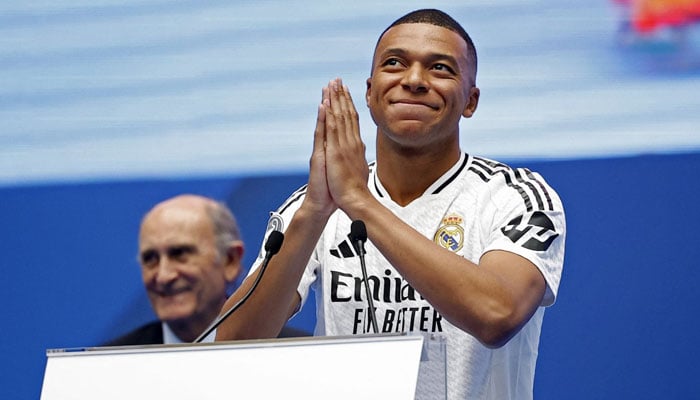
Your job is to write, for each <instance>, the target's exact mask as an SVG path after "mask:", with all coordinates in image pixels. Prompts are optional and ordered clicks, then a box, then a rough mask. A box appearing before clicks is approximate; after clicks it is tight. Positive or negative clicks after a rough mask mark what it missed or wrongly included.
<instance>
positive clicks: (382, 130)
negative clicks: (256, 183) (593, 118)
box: [217, 10, 566, 399]
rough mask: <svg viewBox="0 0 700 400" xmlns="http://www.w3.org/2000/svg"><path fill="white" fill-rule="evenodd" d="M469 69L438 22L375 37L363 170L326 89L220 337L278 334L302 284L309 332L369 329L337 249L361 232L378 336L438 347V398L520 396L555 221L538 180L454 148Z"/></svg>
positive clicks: (558, 236)
mask: <svg viewBox="0 0 700 400" xmlns="http://www.w3.org/2000/svg"><path fill="white" fill-rule="evenodd" d="M476 63H477V60H476V51H475V49H474V45H473V43H472V40H471V39H470V38H469V36H468V35H467V33H466V32H465V31H464V29H463V28H462V27H461V26H460V25H459V24H458V23H457V22H456V21H454V20H453V19H452V18H451V17H450V16H448V15H447V14H445V13H443V12H441V11H438V10H418V11H414V12H412V13H409V14H407V15H406V16H404V17H402V18H400V19H398V20H397V21H395V22H394V23H393V24H392V25H391V26H390V27H389V28H387V30H385V31H384V33H382V35H381V36H380V38H379V41H378V42H377V45H376V48H375V52H374V59H373V64H372V73H371V76H370V77H369V78H368V79H367V91H366V94H365V99H366V102H367V105H368V107H369V109H370V112H371V115H372V118H373V120H374V122H375V123H376V125H377V139H376V140H377V146H376V147H377V160H376V162H374V163H371V164H369V167H368V164H367V162H366V160H365V156H364V150H365V146H364V144H363V143H362V140H361V137H360V133H359V126H358V118H357V113H356V110H355V107H354V105H353V101H352V99H351V97H350V94H349V92H348V90H347V88H346V87H345V86H344V85H343V84H342V82H341V81H340V80H339V79H336V80H334V81H331V82H330V83H329V85H328V86H327V87H326V88H324V89H323V94H322V102H321V105H320V106H319V110H318V117H317V124H316V130H315V134H314V148H313V153H312V155H311V164H310V171H309V182H308V185H307V186H305V187H303V188H302V189H300V190H299V191H298V192H297V193H295V194H294V195H292V196H291V197H290V198H289V200H288V201H287V202H286V203H285V204H283V205H282V207H280V209H279V210H278V211H277V212H276V213H273V214H272V217H271V220H270V223H269V225H268V230H272V229H282V230H285V231H286V233H285V242H284V244H283V246H282V249H281V251H280V253H279V254H278V255H277V256H276V257H275V258H273V259H272V261H271V263H270V265H269V268H268V271H267V272H266V275H265V277H264V278H263V279H262V281H261V283H260V285H259V287H258V289H257V290H256V292H255V294H254V295H253V296H252V297H251V298H250V299H249V300H248V303H247V304H246V306H244V307H242V308H241V309H240V312H239V314H238V315H237V316H236V318H232V319H231V320H230V321H226V323H224V324H223V325H222V326H220V328H219V332H218V334H217V339H233V338H251V337H273V336H275V335H276V334H277V332H278V331H279V329H280V328H281V327H282V326H283V324H284V322H285V321H286V319H287V318H289V317H290V316H291V315H292V314H293V313H294V312H295V311H296V310H297V309H298V308H299V307H300V305H301V304H302V303H303V301H304V300H305V299H306V298H307V295H308V293H309V288H312V287H313V288H314V289H315V292H316V301H317V304H318V306H319V307H320V313H319V318H318V321H317V325H316V334H317V335H347V334H361V333H364V332H372V329H371V326H372V325H371V324H370V322H369V313H368V312H367V303H366V299H365V296H364V291H363V289H362V288H363V286H362V285H364V283H365V282H364V279H362V275H361V274H360V272H359V271H360V268H359V262H358V259H357V257H356V254H355V252H354V251H353V250H352V246H350V245H349V243H348V233H349V232H350V226H351V223H352V221H354V220H362V221H364V223H365V225H366V229H367V235H368V237H369V241H368V243H367V245H366V251H367V255H366V258H367V260H366V265H367V271H368V275H369V277H368V279H367V281H368V283H369V286H370V289H371V290H372V293H373V295H372V297H373V299H374V306H375V307H376V315H377V320H378V321H377V322H378V327H379V331H380V332H408V331H411V332H425V333H426V334H437V335H443V336H445V337H446V338H447V358H448V360H447V363H448V365H447V374H448V377H447V382H448V397H449V398H451V399H463V398H469V399H511V398H513V399H514V398H517V399H523V398H530V397H532V387H533V379H534V369H535V361H536V357H537V347H538V342H539V334H540V329H541V323H542V317H543V314H544V308H543V307H546V306H549V305H551V304H552V303H553V302H554V299H555V297H556V293H557V288H558V285H559V279H560V276H561V270H562V264H563V256H564V237H565V229H566V228H565V220H564V211H563V208H562V204H561V202H560V200H559V198H558V196H557V195H556V193H555V192H554V191H553V190H552V189H551V188H550V187H549V186H548V185H547V184H546V183H545V182H544V180H543V179H542V178H541V177H540V176H539V175H538V174H536V173H533V172H530V171H528V170H526V169H512V168H510V167H508V166H507V165H504V164H502V163H498V162H495V161H491V160H488V159H485V158H481V157H475V156H473V155H468V154H466V153H463V152H462V151H461V149H460V146H459V121H460V119H461V118H463V117H464V118H470V117H471V116H472V115H473V114H474V112H475V111H476V108H477V104H478V101H479V89H478V88H477V87H476ZM258 264H259V261H258ZM254 275H255V273H252V274H251V276H250V277H249V278H248V279H247V280H246V282H244V284H243V288H244V289H245V288H246V287H248V286H249V285H250V283H251V282H250V281H251V278H252V277H254ZM239 296H240V294H239V293H236V294H235V295H234V296H233V297H234V299H233V300H229V302H231V301H235V299H236V298H237V297H239Z"/></svg>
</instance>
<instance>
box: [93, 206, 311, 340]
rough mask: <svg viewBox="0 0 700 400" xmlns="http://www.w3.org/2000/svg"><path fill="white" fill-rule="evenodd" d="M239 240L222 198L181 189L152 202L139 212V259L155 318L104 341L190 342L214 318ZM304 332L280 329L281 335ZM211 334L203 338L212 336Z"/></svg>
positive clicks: (234, 268) (237, 257) (234, 266)
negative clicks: (197, 194) (175, 195)
mask: <svg viewBox="0 0 700 400" xmlns="http://www.w3.org/2000/svg"><path fill="white" fill-rule="evenodd" d="M243 251H244V246H243V242H242V241H241V239H240V233H239V230H238V226H237V224H236V220H235V219H234V216H233V214H232V213H231V211H230V210H229V209H228V207H226V205H224V204H223V203H219V202H217V201H215V200H212V199H209V198H206V197H202V196H196V195H181V196H177V197H174V198H171V199H168V200H165V201H163V202H161V203H159V204H157V205H156V206H155V207H153V209H151V210H150V211H149V212H148V213H147V214H146V216H145V217H144V218H143V221H142V223H141V230H140V234H139V263H140V264H141V272H142V277H143V283H144V286H145V288H146V292H147V293H148V298H149V300H150V302H151V305H152V307H153V310H154V311H155V313H156V315H157V316H158V319H159V321H156V322H152V323H149V324H147V325H144V326H142V327H140V328H138V329H136V330H134V331H132V332H130V333H128V334H126V335H124V336H122V337H120V338H117V339H114V340H112V341H110V342H109V343H107V344H106V345H108V346H117V345H140V344H162V343H167V344H169V343H181V342H192V341H193V340H195V339H196V338H197V337H198V336H199V335H200V334H201V333H202V332H204V330H205V329H206V328H207V327H208V326H209V325H210V324H211V322H212V321H213V320H214V319H216V317H217V315H218V314H219V311H220V310H221V307H222V306H223V305H224V302H225V301H226V298H227V290H228V289H229V288H230V286H231V284H232V283H233V282H234V281H235V280H236V278H237V277H238V275H239V273H240V271H241V259H242V257H243ZM302 334H303V333H302V332H301V331H296V330H294V329H285V330H284V332H282V334H281V335H282V336H300V335H302ZM213 339H214V334H210V335H208V336H207V338H206V339H205V341H213Z"/></svg>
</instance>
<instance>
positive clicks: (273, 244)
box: [192, 231, 284, 343]
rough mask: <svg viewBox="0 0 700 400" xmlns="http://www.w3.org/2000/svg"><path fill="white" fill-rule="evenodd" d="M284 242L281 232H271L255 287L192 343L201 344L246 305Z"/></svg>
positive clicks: (254, 283)
mask: <svg viewBox="0 0 700 400" xmlns="http://www.w3.org/2000/svg"><path fill="white" fill-rule="evenodd" d="M283 241H284V234H283V233H282V232H280V231H272V232H270V236H268V237H267V241H266V242H265V258H264V259H263V262H262V266H261V267H260V273H258V276H257V277H255V281H254V282H253V286H251V287H250V289H249V290H248V292H247V293H246V294H245V295H244V296H243V297H242V298H241V299H240V300H238V302H237V303H236V304H234V305H233V306H232V307H231V308H229V309H228V310H226V312H225V313H223V314H221V315H220V316H219V317H218V318H217V319H215V320H214V322H212V323H211V325H209V327H208V328H207V329H206V330H205V331H204V332H202V334H201V335H199V336H197V338H196V339H195V340H194V342H192V343H200V342H201V341H202V340H204V338H206V337H207V336H209V334H210V333H212V332H213V331H214V329H216V328H217V327H218V326H219V325H221V323H222V322H224V320H225V319H226V318H228V317H229V315H231V314H233V312H234V311H236V310H237V309H238V308H239V307H240V306H242V305H243V303H245V301H246V300H248V297H250V295H251V294H253V290H255V288H256V287H257V286H258V283H259V282H260V278H262V276H263V274H264V273H265V268H267V264H269V263H270V259H272V256H274V255H275V254H277V252H278V251H280V248H281V247H282V242H283Z"/></svg>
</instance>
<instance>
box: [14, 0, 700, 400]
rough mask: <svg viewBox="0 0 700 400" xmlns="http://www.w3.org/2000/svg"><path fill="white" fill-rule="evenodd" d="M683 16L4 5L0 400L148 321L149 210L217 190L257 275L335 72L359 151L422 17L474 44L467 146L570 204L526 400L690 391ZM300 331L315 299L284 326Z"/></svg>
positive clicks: (688, 125)
mask: <svg viewBox="0 0 700 400" xmlns="http://www.w3.org/2000/svg"><path fill="white" fill-rule="evenodd" d="M693 3H695V4H693ZM697 3H698V1H690V0H666V1H663V0H629V1H625V0H597V1H592V2H581V1H574V0H560V1H557V2H554V3H553V2H546V1H536V0H521V1H508V0H506V1H499V2H495V3H494V2H488V1H483V0H478V1H469V2H464V1H433V2H430V3H425V2H419V1H401V2H379V4H378V2H374V1H365V0H356V1H352V2H327V1H326V2H321V1H304V2H294V1H244V0H242V1H236V2H230V1H216V0H213V1H206V0H204V1H163V0H140V1H136V0H120V1H116V0H102V1H82V0H76V1H22V2H20V1H6V2H2V3H0V254H1V255H2V256H1V257H0V267H1V268H2V271H3V274H2V281H0V282H2V286H3V290H0V302H1V303H0V304H2V305H3V311H2V314H0V315H2V318H1V321H2V322H1V324H2V325H0V326H1V329H0V332H1V333H0V335H1V336H0V351H1V353H0V354H2V355H3V356H4V357H3V358H4V360H5V362H4V363H3V365H2V366H0V398H7V399H36V398H38V397H39V395H40V391H41V384H42V378H43V371H44V367H45V361H46V357H45V351H46V349H52V348H64V347H82V346H94V345H97V344H99V343H101V342H103V341H104V340H107V339H109V338H112V337H114V336H116V335H117V334H119V333H123V332H126V331H128V330H130V329H131V328H133V327H136V326H138V325H140V324H141V323H144V322H146V321H149V320H151V319H153V318H154V315H153V313H152V311H151V309H150V305H149V304H148V300H147V298H146V296H145V293H144V290H143V287H142V284H141V280H140V271H139V267H138V264H137V262H136V239H137V232H138V226H139V223H140V219H141V216H142V215H143V214H144V213H145V212H146V211H147V210H148V209H149V208H150V207H151V206H152V205H153V204H155V203H156V202H158V201H161V200H163V199H165V198H167V197H169V196H173V195H176V194H180V193H185V192H187V193H198V194H203V195H207V196H212V197H215V198H219V199H221V200H224V201H226V202H227V203H228V204H229V205H230V206H231V208H232V210H233V211H234V213H235V214H236V215H237V217H238V220H239V223H240V225H241V230H242V234H243V238H244V240H245V241H246V244H247V253H246V257H245V264H246V265H250V263H251V262H252V261H253V259H254V256H255V254H256V253H257V251H258V247H259V246H260V243H261V240H262V235H263V232H264V228H265V225H266V223H267V216H268V213H269V211H271V210H274V209H276V208H277V206H278V205H279V204H280V203H281V202H282V201H284V199H285V198H286V197H287V195H288V194H289V193H290V192H291V191H293V190H294V189H296V188H297V187H298V186H300V185H302V184H304V183H305V181H306V171H307V166H308V158H309V156H310V151H311V145H312V133H313V128H314V123H315V116H316V108H317V104H318V102H319V101H320V96H321V88H322V87H323V86H324V85H325V84H326V83H327V82H328V81H329V80H330V79H332V78H335V77H341V78H343V80H344V81H345V82H346V83H347V84H348V86H349V88H350V90H351V92H352V94H353V96H354V98H355V99H356V104H357V106H358V111H359V112H360V124H361V126H362V130H363V138H364V139H365V141H366V143H367V147H368V149H367V157H368V159H369V160H371V159H373V157H374V156H373V154H374V136H375V132H374V126H373V124H372V121H371V119H370V117H369V114H368V112H367V108H366V107H365V105H364V99H363V96H364V91H365V80H366V78H367V77H368V74H369V69H370V63H371V57H372V51H373V47H374V44H375V42H376V39H377V37H378V35H379V33H380V32H381V31H382V30H383V29H384V28H385V27H386V26H387V25H389V24H390V23H391V22H393V20H395V19H396V18H397V17H399V16H401V15H403V14H405V13H406V12H408V11H411V10H414V9H417V8H424V7H435V8H440V9H442V10H444V11H446V12H448V13H450V14H451V15H452V16H453V17H455V18H456V19H457V20H458V21H460V22H461V23H462V24H463V25H464V27H465V28H466V29H467V31H468V32H469V33H470V35H471V36H472V38H473V39H474V42H475V43H476V46H477V50H478V53H479V74H478V77H477V84H478V86H479V87H480V88H481V93H482V96H481V100H480V104H479V109H478V111H477V113H476V115H475V116H474V118H472V119H469V120H464V121H463V122H462V125H461V130H462V147H463V149H464V150H465V151H466V152H469V153H472V154H477V155H482V156H486V157H490V158H495V159H498V160H500V161H505V162H508V163H511V164H513V165H517V166H527V167H529V168H531V169H533V170H537V171H539V172H541V173H542V174H543V175H544V176H545V178H547V180H548V181H549V182H550V184H552V186H554V188H555V189H557V191H558V192H559V194H560V195H561V197H562V199H563V201H564V205H565V208H566V209H567V220H568V225H569V226H568V229H569V232H568V238H567V254H566V258H565V266H564V274H563V278H562V284H561V288H560V296H559V298H558V300H557V303H556V304H555V305H554V306H553V307H552V308H550V309H549V310H548V311H547V313H546V317H545V322H544V326H543V332H542V342H541V346H540V356H539V361H538V366H537V373H536V377H535V398H542V399H561V398H566V399H618V398H635V399H657V398H678V399H685V398H698V397H700V384H699V383H697V382H698V380H697V377H696V376H695V375H696V374H697V371H698V370H700V363H699V362H698V361H697V357H695V356H694V355H693V352H694V350H693V349H695V348H696V347H697V340H696V337H697V334H696V332H697V331H698V328H699V323H698V321H697V318H696V316H697V315H698V314H699V312H700V299H699V298H698V296H697V290H696V288H697V287H698V285H699V284H700V274H699V273H698V269H699V268H698V267H699V265H698V261H697V260H698V259H700V250H698V249H699V248H700V243H699V240H698V236H697V233H696V227H697V225H698V224H699V223H700V211H698V206H697V203H698V197H700V183H698V182H699V181H700V179H698V177H697V175H698V173H699V172H700V95H699V93H700V23H699V22H700V6H698V5H697ZM314 320H315V317H314V312H313V304H309V305H307V306H306V307H305V308H304V310H302V312H301V313H300V314H299V315H298V316H297V317H295V319H294V320H292V322H291V323H292V325H296V326H298V327H301V328H306V329H312V328H313V324H314Z"/></svg>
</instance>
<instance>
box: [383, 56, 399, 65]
mask: <svg viewBox="0 0 700 400" xmlns="http://www.w3.org/2000/svg"><path fill="white" fill-rule="evenodd" d="M400 64H401V63H400V62H399V60H397V59H396V58H390V59H388V60H386V61H384V65H385V66H388V67H394V66H397V65H400Z"/></svg>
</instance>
